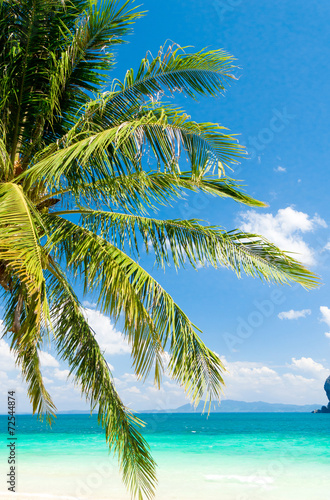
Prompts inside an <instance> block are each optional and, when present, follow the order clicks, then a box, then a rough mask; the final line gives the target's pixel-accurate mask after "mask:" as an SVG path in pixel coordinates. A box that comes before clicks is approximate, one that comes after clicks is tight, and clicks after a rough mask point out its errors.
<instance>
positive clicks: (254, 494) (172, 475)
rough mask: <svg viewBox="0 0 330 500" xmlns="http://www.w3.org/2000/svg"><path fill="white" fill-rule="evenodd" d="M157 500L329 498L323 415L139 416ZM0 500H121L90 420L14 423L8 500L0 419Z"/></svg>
mask: <svg viewBox="0 0 330 500" xmlns="http://www.w3.org/2000/svg"><path fill="white" fill-rule="evenodd" d="M139 416H140V417H141V418H142V419H143V420H144V421H145V422H146V424H147V425H146V428H145V430H144V431H143V432H144V434H145V436H146V438H147V440H148V442H149V444H150V447H151V450H152V453H153V456H154V458H155V459H156V461H157V463H158V479H159V485H158V489H157V495H156V499H157V500H165V499H166V500H188V499H189V500H197V499H198V500H204V499H205V500H259V499H262V500H265V499H266V500H295V499H297V500H314V499H318V498H320V499H322V500H328V499H330V415H327V414H309V413H226V414H210V415H209V416H208V417H207V416H206V415H199V414H189V413H186V414H146V415H139ZM0 431H1V432H0V481H1V484H0V499H1V500H4V499H6V500H7V499H13V498H17V499H20V500H25V499H27V500H28V499H29V500H31V499H40V498H49V499H52V498H54V499H55V498H58V499H60V498H62V499H63V500H64V499H67V500H69V499H71V500H72V499H76V500H78V499H88V500H129V499H130V496H129V494H128V493H127V491H126V490H125V488H124V486H123V485H122V484H121V479H120V474H119V470H118V466H117V461H116V460H115V459H114V458H113V457H112V456H111V455H109V454H108V450H107V447H106V444H105V440H104V436H103V432H102V430H100V428H99V427H98V425H97V419H96V416H92V417H91V416H88V415H59V416H58V418H57V421H56V423H55V424H54V425H53V427H52V429H49V428H48V427H47V425H46V424H45V423H40V422H39V421H37V420H36V418H34V417H31V416H26V415H21V416H20V415H18V416H17V433H16V437H17V441H16V461H17V469H16V479H15V480H16V493H12V492H8V490H7V486H8V485H7V484H6V474H7V473H8V468H9V465H8V450H9V448H8V447H7V443H8V439H7V437H8V433H7V418H6V416H1V417H0Z"/></svg>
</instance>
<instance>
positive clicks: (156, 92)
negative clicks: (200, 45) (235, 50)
mask: <svg viewBox="0 0 330 500" xmlns="http://www.w3.org/2000/svg"><path fill="white" fill-rule="evenodd" d="M233 61H234V58H233V57H232V56H231V55H230V54H228V53H227V52H225V51H224V50H221V49H220V50H211V51H206V50H201V51H200V52H197V53H194V54H191V53H185V50H184V48H181V47H179V46H175V45H173V46H170V45H168V46H164V47H161V48H160V51H159V53H158V55H157V57H155V58H153V57H152V56H150V55H149V54H147V55H146V57H144V58H143V59H142V61H141V64H140V67H139V68H138V71H137V73H136V75H135V74H134V70H133V69H130V70H128V71H127V73H126V76H125V80H124V82H123V83H122V82H120V81H119V80H114V82H113V85H112V89H111V92H109V93H108V94H105V102H104V103H103V107H102V112H104V110H106V111H107V112H108V113H109V115H111V116H112V117H113V118H116V117H118V116H119V115H121V114H122V112H123V110H127V109H129V108H132V107H133V108H136V106H137V105H138V103H139V102H140V101H141V99H142V100H143V99H146V100H150V99H151V100H155V99H156V100H157V99H158V98H159V96H162V95H163V94H164V92H165V91H169V92H170V93H173V92H183V93H185V94H186V95H188V96H190V97H193V98H196V97H197V96H198V95H211V96H216V95H218V94H219V93H221V92H223V91H224V89H225V85H226V83H227V82H228V80H230V79H232V78H234V76H233V71H234V69H235V67H234V65H233V64H232V63H233Z"/></svg>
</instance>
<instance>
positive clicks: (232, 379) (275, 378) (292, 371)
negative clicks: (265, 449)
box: [222, 357, 330, 404]
mask: <svg viewBox="0 0 330 500" xmlns="http://www.w3.org/2000/svg"><path fill="white" fill-rule="evenodd" d="M222 361H223V362H224V365H225V367H226V368H227V370H228V373H225V374H224V380H225V383H226V388H225V397H226V398H227V399H234V400H240V401H267V402H269V403H292V404H308V403H311V404H315V403H318V402H320V403H322V401H323V400H324V399H325V393H324V390H323V384H324V380H325V378H326V377H327V376H328V375H329V372H330V370H328V369H327V368H325V367H324V366H323V365H322V364H321V363H318V362H316V361H314V360H313V359H312V358H307V357H302V358H300V359H296V358H292V360H291V363H290V364H288V365H287V367H286V369H277V370H275V369H273V368H271V367H268V366H265V365H263V364H262V363H254V362H241V361H234V362H229V361H227V360H226V359H225V358H222Z"/></svg>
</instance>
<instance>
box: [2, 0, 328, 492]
mask: <svg viewBox="0 0 330 500" xmlns="http://www.w3.org/2000/svg"><path fill="white" fill-rule="evenodd" d="M142 15H143V13H141V12H139V11H138V10H137V9H136V7H135V3H134V1H131V0H123V1H122V2H119V1H118V0H100V1H98V2H96V1H95V0H70V1H63V0H21V1H19V2H18V1H16V0H0V74H1V86H0V173H1V175H0V285H1V288H2V290H3V292H2V299H3V303H4V310H5V314H4V318H3V320H4V323H5V336H7V338H9V340H10V343H11V349H12V351H13V353H14V355H15V359H16V363H17V364H18V365H19V366H20V367H21V370H22V374H23V377H24V379H25V381H26V382H27V390H28V395H29V397H30V400H31V403H32V409H33V411H34V412H37V413H38V414H40V415H41V414H46V415H47V418H48V420H49V421H51V420H52V418H53V416H54V414H55V411H56V409H55V405H54V403H53V401H52V399H51V396H50V394H49V393H48V392H47V390H46V388H45V385H44V381H43V377H42V371H41V368H40V350H41V349H42V346H43V343H44V340H45V338H46V337H47V339H48V340H49V339H51V341H52V342H53V345H54V347H55V348H56V349H57V352H58V354H59V356H60V358H61V359H62V360H63V361H64V362H66V363H68V364H69V365H70V370H71V374H72V375H73V376H74V378H75V381H76V383H77V384H79V386H80V388H81V391H82V394H84V395H85V396H86V398H87V399H88V400H89V401H90V403H91V408H92V409H93V408H95V407H98V419H99V423H100V424H101V425H102V426H103V427H104V429H105V435H106V440H107V442H108V444H109V446H110V448H111V449H112V450H113V451H115V452H116V453H117V456H118V459H119V464H120V468H121V471H122V474H123V479H124V482H125V484H126V485H127V486H128V488H129V489H130V491H131V493H132V496H135V497H138V498H139V499H141V500H142V498H152V496H153V495H154V490H155V484H156V478H155V463H154V461H153V459H152V458H151V456H150V452H149V449H148V447H147V445H146V443H145V441H144V439H143V438H142V437H141V435H140V434H139V432H138V431H139V427H140V426H141V425H142V422H141V421H139V419H137V418H136V417H135V416H134V415H133V414H132V413H131V412H130V411H129V410H128V409H127V408H126V407H125V406H124V405H123V403H122V402H121V400H120V398H119V395H118V394H117V392H116V389H115V387H114V384H113V379H112V375H111V372H110V370H109V366H108V365H107V362H106V360H105V358H104V356H103V354H102V352H101V350H100V347H99V345H98V344H97V341H96V338H95V336H94V332H93V331H92V330H91V328H90V326H89V325H88V323H87V321H86V319H85V317H84V314H83V311H82V309H81V307H80V305H79V302H78V300H77V297H76V296H75V294H74V292H73V289H72V283H75V282H79V283H82V285H83V291H84V293H90V292H92V293H94V294H95V295H96V296H97V303H98V306H99V308H100V310H101V311H103V312H105V313H107V314H109V315H110V316H111V317H112V319H113V320H114V321H116V320H118V318H119V317H120V315H122V317H123V318H124V326H123V330H124V333H125V335H126V336H127V339H128V341H129V343H130V345H131V347H132V358H133V366H134V369H135V372H136V374H137V375H138V376H139V377H140V378H142V379H145V378H146V377H147V376H148V375H149V374H151V373H152V374H153V377H154V381H155V384H156V385H158V386H159V385H160V383H161V378H162V374H163V372H164V370H167V372H168V373H169V374H170V375H171V376H172V377H173V379H174V380H176V381H177V382H178V383H179V384H180V385H181V386H182V387H183V388H184V389H185V391H186V393H187V395H188V396H189V397H190V398H191V399H192V401H193V402H195V403H198V401H199V400H200V399H201V398H202V397H208V398H209V399H210V400H211V399H219V398H220V396H221V391H222V387H223V384H224V380H223V372H224V367H223V365H222V363H221V360H220V359H219V357H218V356H217V355H216V354H214V353H213V352H212V351H211V350H210V349H208V348H207V347H206V346H205V344H204V343H203V341H202V340H201V338H200V336H199V330H198V328H197V327H195V326H194V325H193V324H192V322H191V321H190V319H189V318H188V317H187V316H186V315H185V313H184V312H183V311H182V310H181V309H180V307H179V306H178V305H177V304H176V303H175V302H174V300H173V299H172V297H171V296H170V295H169V294H168V293H167V292H166V291H165V290H164V289H163V288H162V287H161V286H160V285H159V283H157V281H156V280H155V279H154V278H153V277H152V276H151V275H150V274H149V273H147V272H146V271H145V270H144V269H143V268H142V267H141V266H140V265H139V264H138V263H137V262H136V260H134V259H136V258H138V257H139V254H140V252H141V250H142V249H143V251H147V253H148V252H149V254H151V256H152V258H153V259H154V260H155V262H156V263H157V264H158V265H160V266H165V265H166V264H168V263H172V262H173V263H174V264H175V266H177V267H180V266H184V265H185V264H188V263H189V264H191V265H193V266H194V267H200V266H201V265H208V264H210V265H212V266H214V267H216V268H217V267H219V266H226V267H228V268H230V269H232V270H233V271H234V272H236V273H237V275H238V276H240V275H241V274H242V273H243V272H244V273H246V274H248V275H250V276H254V277H258V278H261V279H262V280H264V281H266V282H275V283H281V284H283V283H288V282H296V283H299V284H301V285H302V286H303V287H305V288H313V287H316V286H318V284H319V281H318V278H317V277H316V276H315V275H314V274H313V273H311V272H310V271H308V270H307V269H306V268H305V267H304V266H303V265H302V264H300V263H299V262H297V261H296V260H294V259H293V258H292V257H291V255H289V254H288V253H286V252H283V251H281V250H280V249H278V248H277V247H276V246H274V245H273V244H272V243H270V242H268V241H267V240H266V239H265V238H263V237H262V236H258V235H254V234H248V233H244V232H242V231H240V230H235V231H230V232H227V231H225V230H223V229H222V228H221V227H215V226H208V225H207V224H206V223H203V222H202V221H198V220H178V219H174V220H162V219H161V218H160V217H158V218H152V217H149V216H148V213H149V211H156V210H158V209H159V207H161V206H165V207H166V206H167V205H169V204H170V203H172V202H173V203H174V202H178V203H180V201H182V199H183V198H184V196H185V195H186V194H187V193H189V192H200V193H204V194H205V195H206V194H207V195H212V196H217V197H227V198H231V199H232V200H234V201H236V202H239V203H244V204H246V205H248V206H254V207H260V206H265V204H264V203H262V202H260V201H258V200H255V199H254V198H252V197H251V196H249V195H248V194H246V193H244V192H243V191H242V187H241V185H240V183H239V182H237V181H235V180H233V179H230V178H229V177H228V176H227V175H226V169H227V167H229V168H230V165H232V164H235V163H237V162H238V161H239V160H240V159H241V158H242V157H243V156H244V148H243V147H241V146H240V145H239V144H238V142H237V138H236V136H235V135H232V134H230V133H229V132H228V131H227V129H225V128H224V127H223V126H221V125H219V124H217V123H215V124H214V123H208V122H203V123H196V122H195V121H194V120H193V119H191V118H190V117H189V116H188V115H187V114H186V113H185V112H183V111H182V110H181V109H179V108H177V107H174V106H170V105H169V104H168V103H166V102H165V101H164V102H163V98H164V99H166V97H164V96H166V95H170V96H171V97H175V94H176V93H177V92H180V93H183V94H184V95H186V96H189V97H192V98H194V99H196V98H198V97H199V96H213V97H215V96H219V95H220V94H222V93H223V92H224V90H225V87H226V86H227V85H228V83H229V82H230V81H231V80H233V79H234V78H235V77H234V76H233V73H234V70H235V68H234V65H233V62H234V59H233V57H232V56H231V55H229V54H227V53H226V52H225V51H223V50H202V51H199V52H197V53H191V51H190V52H189V51H188V52H185V50H184V49H182V48H180V47H178V46H176V45H172V46H170V45H167V46H165V47H163V48H161V49H160V52H159V53H158V54H157V55H156V57H152V56H151V55H150V54H148V55H147V56H146V57H145V58H144V59H143V60H142V62H141V64H140V66H139V67H138V69H137V72H134V71H133V70H132V69H130V70H128V71H127V73H126V76H125V78H124V81H123V82H121V81H119V80H117V79H114V80H110V76H111V75H110V72H111V70H112V68H113V66H114V63H115V54H114V49H115V47H116V46H117V45H118V44H120V43H124V42H125V37H126V35H127V34H128V33H129V32H130V31H131V27H132V24H133V23H134V22H135V20H137V19H138V18H139V17H141V16H142ZM184 164H185V165H187V164H188V167H187V166H185V167H184V168H182V165H184ZM61 216H62V217H61ZM64 216H65V217H67V218H70V220H67V218H64ZM71 218H72V221H71ZM78 219H79V221H78ZM73 221H74V222H73Z"/></svg>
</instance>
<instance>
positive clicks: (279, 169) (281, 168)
mask: <svg viewBox="0 0 330 500" xmlns="http://www.w3.org/2000/svg"><path fill="white" fill-rule="evenodd" d="M274 171H275V172H286V168H285V167H280V166H278V167H276V168H274Z"/></svg>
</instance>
